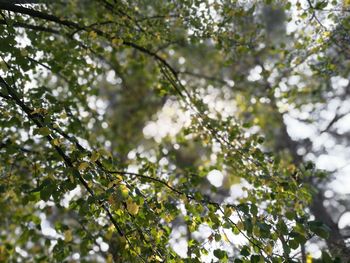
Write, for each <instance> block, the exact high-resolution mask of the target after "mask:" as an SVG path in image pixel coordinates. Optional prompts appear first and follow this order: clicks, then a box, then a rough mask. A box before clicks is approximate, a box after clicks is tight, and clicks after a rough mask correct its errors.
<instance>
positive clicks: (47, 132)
mask: <svg viewBox="0 0 350 263" xmlns="http://www.w3.org/2000/svg"><path fill="white" fill-rule="evenodd" d="M35 133H36V134H40V135H42V136H48V135H50V134H51V131H50V129H49V128H48V127H41V128H38V129H37V130H36V131H35Z"/></svg>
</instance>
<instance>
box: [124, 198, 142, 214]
mask: <svg viewBox="0 0 350 263" xmlns="http://www.w3.org/2000/svg"><path fill="white" fill-rule="evenodd" d="M126 208H127V209H128V211H129V213H130V214H132V215H136V214H137V213H138V212H139V206H138V205H137V204H136V203H134V202H133V201H132V200H131V199H128V200H127V201H126Z"/></svg>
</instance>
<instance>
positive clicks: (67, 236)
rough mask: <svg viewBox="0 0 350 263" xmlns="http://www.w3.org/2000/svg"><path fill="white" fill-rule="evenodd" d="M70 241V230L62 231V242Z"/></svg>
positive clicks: (71, 237)
mask: <svg viewBox="0 0 350 263" xmlns="http://www.w3.org/2000/svg"><path fill="white" fill-rule="evenodd" d="M72 239H73V235H72V231H71V230H66V231H64V241H65V242H71V241H72Z"/></svg>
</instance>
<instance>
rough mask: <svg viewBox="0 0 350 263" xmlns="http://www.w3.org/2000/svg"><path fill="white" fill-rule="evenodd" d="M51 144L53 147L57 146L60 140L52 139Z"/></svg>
mask: <svg viewBox="0 0 350 263" xmlns="http://www.w3.org/2000/svg"><path fill="white" fill-rule="evenodd" d="M51 143H52V144H53V145H55V146H59V145H60V144H61V140H60V139H59V138H56V139H53V140H52V141H51Z"/></svg>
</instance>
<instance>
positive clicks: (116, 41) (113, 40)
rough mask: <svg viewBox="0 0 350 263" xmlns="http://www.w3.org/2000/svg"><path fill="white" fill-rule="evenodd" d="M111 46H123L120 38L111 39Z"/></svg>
mask: <svg viewBox="0 0 350 263" xmlns="http://www.w3.org/2000/svg"><path fill="white" fill-rule="evenodd" d="M112 44H113V45H114V46H121V45H122V44H123V39H120V38H113V39H112Z"/></svg>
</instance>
